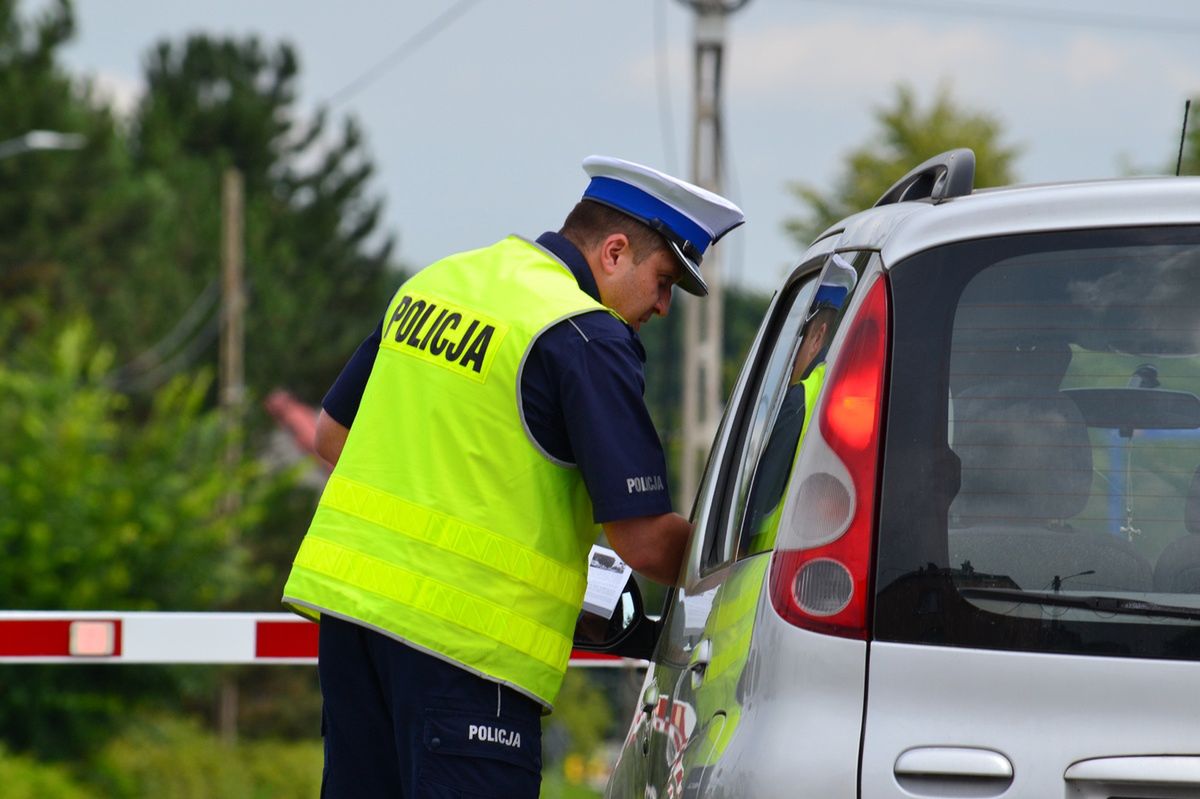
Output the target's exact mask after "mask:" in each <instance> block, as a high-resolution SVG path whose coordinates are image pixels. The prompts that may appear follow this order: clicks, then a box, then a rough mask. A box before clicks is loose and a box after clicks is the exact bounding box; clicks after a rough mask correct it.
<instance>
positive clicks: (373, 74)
mask: <svg viewBox="0 0 1200 799" xmlns="http://www.w3.org/2000/svg"><path fill="white" fill-rule="evenodd" d="M478 2H479V0H458V2H457V3H455V4H454V5H453V6H451V7H450V8H448V9H446V10H445V11H443V12H442V13H441V14H439V15H438V16H437V17H435V18H434V20H433V21H432V22H430V23H429V24H428V25H426V26H425V27H424V28H421V30H419V31H417V32H416V33H414V34H413V35H412V36H410V37H408V39H406V40H405V41H404V42H403V43H402V44H401V45H400V46H399V47H397V48H396V49H395V50H393V51H392V52H391V53H389V54H388V55H387V56H385V57H384V58H383V59H382V60H380V61H379V63H377V64H375V66H373V67H371V68H370V69H368V70H367V71H366V72H364V73H363V74H362V75H359V76H358V77H357V78H355V79H354V80H352V81H350V82H349V83H347V84H346V85H345V86H343V87H342V88H341V89H338V90H337V91H336V92H334V93H333V94H332V95H331V96H330V97H329V99H328V100H327V102H328V103H329V105H330V107H332V106H335V105H337V104H338V103H342V102H345V101H346V100H348V99H350V97H352V96H353V95H355V94H357V93H358V92H360V91H361V90H362V89H363V88H365V87H366V86H367V85H368V84H370V83H373V82H374V81H375V80H376V79H377V78H379V76H380V75H382V74H383V73H384V72H387V71H388V70H389V69H391V68H392V67H394V66H395V65H396V64H399V63H400V62H401V61H403V60H404V59H406V58H408V57H409V56H410V55H412V54H413V53H415V52H416V51H417V50H419V49H420V48H421V46H422V45H424V44H426V43H428V42H429V41H431V40H432V39H433V38H434V37H435V36H437V35H438V34H439V33H441V32H442V31H443V30H445V29H446V28H447V27H449V26H450V23H452V22H454V20H456V19H458V18H459V17H461V16H462V15H463V14H465V13H466V12H467V11H469V10H470V8H471V6H473V5H475V4H476V3H478Z"/></svg>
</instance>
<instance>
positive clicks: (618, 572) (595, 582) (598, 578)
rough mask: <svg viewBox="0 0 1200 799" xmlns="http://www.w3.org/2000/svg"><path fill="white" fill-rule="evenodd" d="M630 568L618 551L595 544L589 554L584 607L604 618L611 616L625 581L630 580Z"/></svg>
mask: <svg viewBox="0 0 1200 799" xmlns="http://www.w3.org/2000/svg"><path fill="white" fill-rule="evenodd" d="M630 571H631V570H630V568H629V566H628V564H626V563H625V561H623V560H621V558H620V556H619V555H617V553H616V552H613V551H612V550H611V549H608V548H607V547H602V546H600V545H598V544H597V545H593V546H592V552H591V554H590V555H588V577H587V591H586V592H584V595H583V609H584V610H586V611H587V612H588V613H595V614H596V615H597V616H601V617H603V618H606V619H608V618H611V617H612V614H613V610H615V609H616V607H617V601H618V600H620V598H621V591H622V590H623V589H624V588H625V583H627V582H629V575H630Z"/></svg>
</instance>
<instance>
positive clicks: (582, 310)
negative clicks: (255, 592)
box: [283, 156, 743, 797]
mask: <svg viewBox="0 0 1200 799" xmlns="http://www.w3.org/2000/svg"><path fill="white" fill-rule="evenodd" d="M583 167H584V170H585V172H586V173H587V174H588V176H589V178H590V180H589V182H588V184H587V187H586V189H585V191H584V194H583V198H582V200H581V201H580V202H579V204H578V205H576V207H575V209H574V210H573V211H572V212H571V213H570V215H569V216H568V217H567V220H566V221H565V222H564V224H563V227H562V229H561V230H560V231H559V232H557V233H545V234H543V235H542V236H541V237H539V238H538V239H537V241H536V242H530V241H526V240H524V239H521V238H518V237H515V236H513V237H509V238H507V239H504V240H503V241H500V242H498V243H496V244H493V245H491V246H489V247H485V248H483V249H480V250H474V251H471V252H465V253H459V254H457V255H452V256H450V257H448V258H445V259H443V260H441V261H438V262H437V263H435V264H433V265H431V266H429V267H427V268H426V269H424V270H422V271H421V272H419V273H418V274H416V275H415V276H414V277H412V278H411V279H410V280H408V281H407V282H405V283H404V284H403V285H402V286H401V287H400V289H399V290H398V291H397V292H396V294H395V296H394V297H393V299H392V301H391V303H390V304H389V306H388V308H387V312H386V313H385V315H384V317H383V320H382V321H381V323H380V325H379V327H378V328H377V329H376V331H375V333H374V334H373V335H372V336H370V337H369V338H368V339H367V340H366V341H365V342H364V343H363V345H362V346H361V347H359V349H358V351H357V352H356V353H355V355H354V357H353V358H352V359H351V361H350V362H349V363H348V364H347V366H346V368H345V369H344V370H343V372H342V374H341V375H340V376H339V378H338V380H337V382H336V383H335V384H334V386H333V387H332V388H331V389H330V392H329V393H328V394H327V395H326V398H325V400H324V402H323V403H322V406H323V409H322V412H321V415H320V418H319V420H318V450H319V451H320V452H321V454H322V455H323V456H325V457H326V458H327V459H328V460H330V461H331V462H334V463H336V466H335V468H334V471H333V474H332V475H331V476H330V479H329V482H328V485H327V486H326V488H325V491H324V493H323V495H322V497H321V501H320V504H319V505H318V507H317V510H316V513H315V514H314V517H313V520H312V524H311V526H310V528H309V530H308V534H307V535H306V536H305V538H304V540H303V542H302V543H301V545H300V549H299V551H298V553H297V555H296V558H295V563H294V565H293V568H292V572H291V574H290V576H289V578H288V581H287V585H286V586H285V588H284V597H283V601H284V604H285V605H286V606H288V607H289V608H292V609H293V610H295V611H297V612H299V613H302V614H304V615H306V616H308V617H310V618H319V619H320V621H321V631H320V654H319V673H320V679H321V690H322V694H323V696H324V700H325V702H324V712H323V719H322V721H323V724H322V727H323V733H324V735H325V773H324V778H323V788H322V795H323V796H328V797H340V796H355V797H372V796H402V797H426V796H428V797H443V796H445V797H449V796H477V797H536V796H537V795H538V792H539V784H540V771H541V734H540V716H541V715H542V713H543V712H548V710H549V709H550V708H551V707H552V705H553V702H554V699H555V697H556V695H557V693H558V690H559V686H560V684H561V681H562V676H563V672H564V670H565V668H566V665H567V659H568V657H569V655H570V650H571V636H572V631H573V629H574V624H575V619H576V616H577V614H578V612H579V609H580V605H581V603H582V598H583V591H584V587H585V583H586V559H587V553H588V551H589V549H590V547H591V545H592V543H593V542H594V541H595V539H596V536H597V535H598V533H599V532H600V530H601V527H602V528H603V532H604V533H605V534H606V535H607V538H608V541H609V543H610V544H611V545H612V546H613V548H614V549H616V551H617V553H618V554H619V555H620V556H621V557H622V558H623V559H624V560H625V561H626V562H627V563H628V564H629V565H630V566H632V567H633V568H634V569H635V570H637V571H639V572H641V573H642V574H644V575H646V576H648V577H650V578H652V579H654V580H657V581H659V582H663V583H673V582H674V581H675V579H676V577H677V574H678V571H679V566H680V561H681V559H682V555H683V549H684V546H685V544H686V542H687V539H688V536H689V535H690V533H691V527H690V524H689V523H688V521H687V520H686V519H684V518H683V517H682V516H679V515H678V514H675V513H673V512H671V503H670V497H669V495H668V492H667V486H666V466H665V458H664V455H663V452H662V446H661V443H660V442H659V439H658V436H657V434H656V433H655V431H654V428H653V426H652V424H651V420H650V417H649V414H648V413H647V410H646V407H645V403H644V401H643V397H642V393H643V388H644V377H643V372H642V364H643V362H644V360H645V352H644V350H643V349H642V346H641V343H640V341H639V339H638V336H637V331H638V329H639V328H640V327H641V325H642V324H644V323H645V322H646V321H647V320H649V319H650V318H651V317H652V316H654V315H656V314H659V315H666V313H667V311H668V308H669V306H670V303H671V291H672V287H673V286H674V285H675V284H678V285H679V286H680V288H682V289H683V290H684V291H687V292H689V293H692V294H695V295H700V296H703V295H704V294H706V293H707V287H706V286H705V283H704V279H703V277H702V276H701V273H700V262H701V258H702V256H703V254H704V252H705V251H706V249H707V248H708V247H709V246H710V245H711V244H712V243H713V242H715V241H717V240H718V239H720V238H721V237H722V236H723V235H724V234H725V233H727V232H728V231H729V230H731V229H733V228H735V227H737V226H738V225H740V224H741V223H742V221H743V216H742V213H741V211H740V210H739V209H738V208H737V206H735V205H733V204H732V203H730V202H729V201H728V200H726V199H724V198H723V197H720V196H717V195H715V194H713V193H711V192H708V191H705V190H703V189H701V188H699V187H697V186H693V185H691V184H688V183H685V182H683V181H681V180H678V179H675V178H673V177H670V176H668V175H665V174H663V173H661V172H658V171H656V170H653V169H650V168H648V167H645V166H641V165H639V164H634V163H631V162H628V161H622V160H619V159H615V158H607V157H599V156H592V157H589V158H587V159H586V160H585V161H584V163H583Z"/></svg>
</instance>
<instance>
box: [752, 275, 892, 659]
mask: <svg viewBox="0 0 1200 799" xmlns="http://www.w3.org/2000/svg"><path fill="white" fill-rule="evenodd" d="M888 313H889V310H888V294H887V281H886V279H885V278H883V277H882V276H881V277H879V278H878V279H877V280H876V281H875V283H873V284H872V285H871V286H870V288H869V289H868V290H867V296H866V297H865V299H864V300H863V304H862V307H861V308H860V309H859V312H858V315H857V316H856V317H855V318H854V319H853V320H852V321H851V323H850V329H849V330H848V331H847V333H846V339H845V344H844V345H843V346H842V348H841V351H840V352H839V354H838V358H837V360H836V362H834V363H833V364H832V365H831V366H830V369H829V374H828V376H827V377H826V380H825V387H824V390H823V391H822V394H821V399H820V400H819V401H818V403H817V408H816V410H815V412H816V413H817V424H814V425H811V426H810V428H809V431H808V436H809V440H808V441H805V442H804V452H803V453H802V455H801V458H800V460H799V462H798V463H797V468H796V473H795V475H794V479H797V480H799V481H800V484H799V485H798V486H796V487H795V488H793V489H792V490H790V491H789V496H788V499H787V503H788V507H785V509H784V516H783V524H782V525H781V527H780V530H779V533H778V538H777V540H776V551H775V558H774V560H773V561H772V563H771V602H772V604H773V605H774V606H775V610H776V611H777V612H778V613H779V615H781V616H782V617H783V618H785V619H787V620H788V621H789V622H791V623H792V624H795V625H797V626H799V627H804V628H806V629H810V630H814V631H817V632H825V633H831V634H833V635H840V636H843V637H847V638H860V639H866V638H867V637H868V620H867V610H868V607H869V602H870V587H871V547H872V542H873V540H874V532H875V531H874V524H875V485H876V482H877V478H878V474H879V454H880V428H881V426H882V422H883V415H882V414H883V411H882V408H883V396H884V375H885V369H886V366H887V346H888V341H887V331H888ZM814 433H817V435H815V436H814V435H813V434H814Z"/></svg>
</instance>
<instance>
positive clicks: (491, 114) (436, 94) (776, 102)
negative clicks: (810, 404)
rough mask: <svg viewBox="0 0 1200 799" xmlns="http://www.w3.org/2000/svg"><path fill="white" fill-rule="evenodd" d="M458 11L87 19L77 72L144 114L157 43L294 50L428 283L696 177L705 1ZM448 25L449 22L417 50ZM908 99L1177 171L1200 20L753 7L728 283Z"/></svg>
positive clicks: (241, 5)
mask: <svg viewBox="0 0 1200 799" xmlns="http://www.w3.org/2000/svg"><path fill="white" fill-rule="evenodd" d="M460 2H462V5H456V4H455V3H453V2H450V0H443V2H436V3H434V2H428V3H418V2H412V0H408V2H382V0H381V1H379V2H365V1H363V0H339V2H336V3H335V2H330V1H329V0H326V1H325V2H316V0H287V2H284V0H270V1H269V0H203V2H197V0H77V15H78V19H79V33H78V36H77V38H76V40H75V42H74V43H73V44H72V45H71V46H69V47H68V48H67V49H66V50H65V52H64V57H65V59H66V62H67V64H68V66H69V67H70V68H72V69H73V70H75V71H78V72H86V73H90V74H93V75H94V76H95V77H96V79H97V81H98V82H99V83H100V84H101V85H102V86H104V87H106V89H107V90H108V91H109V92H111V94H112V96H113V97H114V99H115V101H117V102H119V103H125V104H128V103H130V102H132V100H133V99H134V98H136V96H137V94H138V93H139V92H140V75H141V63H142V59H143V57H144V55H145V53H146V52H147V50H148V48H149V47H150V46H151V45H152V44H153V43H154V42H156V41H158V40H159V39H162V38H171V39H179V38H181V37H183V36H184V35H186V34H187V33H189V32H193V31H206V32H209V33H213V34H232V35H237V36H243V35H249V34H255V35H258V36H259V37H260V38H261V39H263V40H264V41H265V42H267V43H272V42H279V41H288V42H290V43H292V44H293V45H294V46H295V48H296V49H297V51H298V54H299V56H300V61H301V84H300V87H301V95H302V102H301V106H302V110H303V111H306V112H307V111H311V110H312V109H314V108H315V107H317V105H319V104H321V103H325V102H328V101H329V100H330V98H339V99H337V101H336V102H335V104H334V111H335V112H336V113H338V114H352V115H354V116H355V117H357V118H358V119H359V121H360V122H361V123H362V126H363V127H364V129H365V132H366V134H367V137H368V138H367V141H368V146H369V148H370V151H371V153H372V156H373V157H374V159H375V161H376V163H377V164H378V167H379V175H378V178H377V179H376V181H375V183H374V191H375V193H376V194H378V195H380V196H382V197H383V198H384V199H385V202H386V208H387V216H386V218H387V224H388V226H389V228H390V229H391V230H393V231H394V232H395V234H396V235H397V239H398V244H399V246H398V256H399V257H400V258H401V259H402V260H403V261H404V262H405V263H407V264H409V265H413V266H418V265H423V264H425V263H428V262H430V261H432V260H435V259H437V258H438V257H440V256H442V255H445V254H447V253H449V252H453V251H456V250H461V249H467V248H470V247H476V246H481V245H484V244H487V243H490V242H491V241H494V240H496V239H498V238H501V237H503V236H505V235H507V234H508V233H512V232H517V233H522V234H525V235H531V236H536V235H537V234H538V233H540V232H541V231H543V230H546V229H556V228H557V227H558V225H559V224H560V223H561V221H562V219H563V217H564V216H565V214H566V212H567V211H568V210H569V209H570V207H571V205H572V204H573V203H574V202H575V201H576V200H577V199H578V197H579V194H580V192H581V191H582V190H583V187H584V185H585V182H586V178H585V176H584V174H583V172H582V170H581V169H580V166H579V163H580V161H581V160H582V159H583V158H584V157H585V156H587V155H589V154H592V153H601V154H607V155H617V156H621V157H624V158H629V159H632V160H637V161H642V162H644V163H647V164H650V165H653V166H656V167H659V168H662V169H665V170H667V171H674V172H676V173H677V174H680V175H681V176H683V177H687V176H688V172H689V164H690V154H689V142H690V126H691V122H690V119H691V112H692V110H691V103H690V92H691V73H690V70H691V51H692V35H693V26H692V14H691V12H690V10H689V9H688V8H687V7H686V6H684V5H683V4H682V3H680V2H678V0H476V1H475V2H469V1H468V0H460ZM37 7H38V2H37V0H26V5H25V9H26V10H27V11H34V10H36V8H37ZM450 9H457V10H458V12H459V13H457V14H456V15H455V16H454V18H453V19H452V21H450V22H449V24H447V25H445V26H444V27H442V28H440V29H439V30H437V31H436V32H433V33H432V35H431V36H429V37H426V38H425V39H424V40H423V43H422V44H420V46H410V47H407V48H404V49H401V48H402V47H403V45H405V43H406V42H409V41H410V40H411V37H413V36H414V35H416V34H418V33H420V32H421V31H422V30H423V29H425V28H426V26H428V25H430V23H432V22H434V21H435V20H436V19H438V18H439V16H440V15H443V14H444V13H446V12H447V11H448V10H450ZM398 50H399V52H400V54H401V56H402V57H399V58H398V59H397V60H393V61H391V62H388V61H387V59H388V58H389V56H392V55H393V54H396V53H397V52H398ZM664 76H665V79H664ZM364 78H365V80H360V79H364ZM901 81H904V82H907V83H909V84H911V85H912V86H913V87H914V88H915V89H916V91H917V93H918V97H919V100H920V101H921V103H922V105H925V104H927V103H928V102H929V101H930V100H931V99H932V98H933V97H934V96H935V94H936V91H937V88H938V86H939V85H941V84H943V83H944V84H946V85H948V86H949V87H950V89H951V92H952V95H953V97H954V98H955V99H956V101H958V103H959V104H960V105H961V106H963V107H965V108H968V109H971V110H976V111H984V112H987V113H989V114H992V115H994V116H995V117H997V118H998V119H999V120H1000V122H1001V123H1002V125H1003V128H1004V130H1005V132H1006V139H1005V141H1006V142H1007V143H1010V144H1016V145H1020V146H1021V147H1022V155H1021V156H1020V158H1019V159H1018V161H1017V164H1016V168H1017V173H1018V177H1019V178H1020V179H1021V180H1022V181H1024V182H1038V181H1046V180H1058V179H1085V178H1101V177H1111V176H1115V175H1120V174H1123V173H1125V172H1130V171H1132V172H1137V173H1161V172H1163V171H1165V170H1166V169H1167V168H1168V165H1172V166H1173V164H1174V155H1175V151H1176V148H1177V147H1178V143H1179V132H1180V124H1181V122H1182V115H1183V104H1184V100H1185V98H1186V97H1187V96H1189V93H1190V95H1191V96H1193V97H1197V98H1200V4H1198V3H1195V2H1194V0H1142V2H1139V3H1136V4H1133V3H1129V2H1120V1H1119V0H1028V2H1024V0H1022V2H1005V1H1003V0H751V1H750V2H749V4H748V5H746V6H745V7H744V8H743V9H742V10H740V11H738V12H737V13H736V14H734V15H732V16H730V17H729V19H728V25H727V40H726V82H725V96H726V104H725V109H724V112H725V122H726V135H727V140H726V146H727V151H728V157H729V161H730V164H731V167H732V171H731V175H730V180H729V181H728V183H727V185H726V186H725V190H726V191H725V193H726V194H728V195H729V196H731V197H732V198H733V199H734V200H736V201H737V202H738V203H739V204H741V205H742V207H743V208H744V209H745V211H746V215H747V218H748V223H747V225H746V226H745V227H744V228H742V229H741V230H740V231H736V232H734V233H733V234H731V235H730V236H729V238H728V239H726V240H725V242H723V250H724V263H725V272H726V275H727V276H728V279H730V280H733V281H736V282H739V283H741V284H742V285H746V286H750V287H753V288H758V289H764V290H765V289H768V288H771V287H773V285H774V283H775V282H776V281H777V280H778V278H779V276H780V275H781V274H783V273H784V272H785V271H786V269H787V268H788V267H790V266H791V265H792V264H793V262H794V261H795V260H796V258H797V257H798V256H799V254H800V250H799V249H798V248H797V247H796V246H795V245H794V244H792V243H791V241H790V240H789V239H788V238H787V237H786V236H785V235H784V234H783V232H782V225H783V221H784V220H785V219H786V218H787V217H788V216H791V215H795V214H796V213H797V211H798V210H799V206H798V204H797V203H796V201H795V200H793V199H792V197H791V195H790V194H789V192H788V191H787V184H788V182H789V181H793V180H800V181H805V182H809V183H815V184H817V185H828V184H831V183H832V181H833V180H834V179H835V177H836V176H837V175H838V174H839V170H840V169H841V166H842V162H843V156H844V155H845V153H846V152H847V151H848V150H850V149H852V148H854V147H856V146H858V145H860V144H862V143H863V142H864V141H865V140H866V139H867V138H868V137H869V136H871V135H872V134H873V133H874V132H875V128H874V126H873V122H872V120H873V117H872V113H873V111H874V110H875V109H877V108H879V107H881V106H883V105H886V104H888V103H889V102H890V101H891V99H892V97H893V96H894V87H895V86H896V85H897V83H899V82H901ZM348 87H352V88H349V89H348ZM314 268H319V265H317V264H314Z"/></svg>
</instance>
